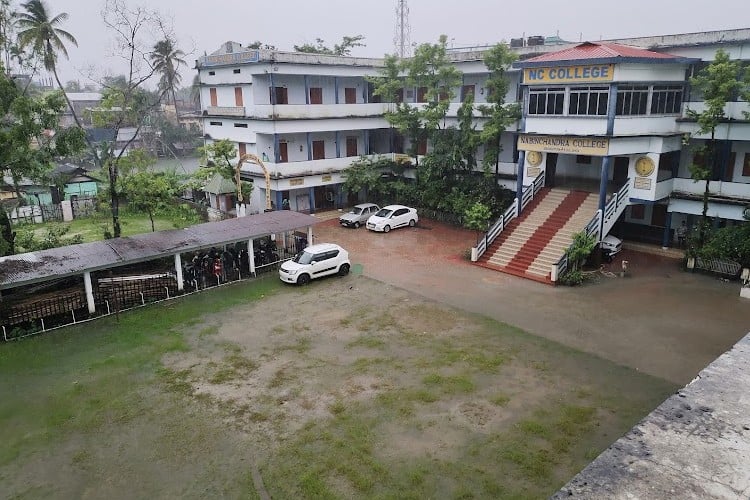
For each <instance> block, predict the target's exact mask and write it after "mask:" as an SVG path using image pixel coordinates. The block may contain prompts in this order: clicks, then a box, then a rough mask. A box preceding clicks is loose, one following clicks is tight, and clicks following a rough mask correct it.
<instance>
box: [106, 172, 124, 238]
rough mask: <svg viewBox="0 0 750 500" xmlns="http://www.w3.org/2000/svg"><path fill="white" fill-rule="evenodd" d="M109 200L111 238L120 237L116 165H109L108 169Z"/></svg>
mask: <svg viewBox="0 0 750 500" xmlns="http://www.w3.org/2000/svg"><path fill="white" fill-rule="evenodd" d="M108 170H109V199H110V208H111V210H112V236H113V237H115V238H119V237H120V232H121V228H120V198H119V197H118V196H117V175H118V173H117V165H115V164H113V163H110V165H109V167H108Z"/></svg>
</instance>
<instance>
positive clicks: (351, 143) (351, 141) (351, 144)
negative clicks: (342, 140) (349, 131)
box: [346, 135, 358, 157]
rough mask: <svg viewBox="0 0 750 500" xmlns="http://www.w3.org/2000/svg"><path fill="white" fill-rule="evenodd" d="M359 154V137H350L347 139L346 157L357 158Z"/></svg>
mask: <svg viewBox="0 0 750 500" xmlns="http://www.w3.org/2000/svg"><path fill="white" fill-rule="evenodd" d="M357 154H358V153H357V136H356V135H352V136H348V137H347V138H346V156H347V157H349V156H357Z"/></svg>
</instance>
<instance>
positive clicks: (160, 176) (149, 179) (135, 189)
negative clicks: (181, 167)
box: [123, 170, 179, 231]
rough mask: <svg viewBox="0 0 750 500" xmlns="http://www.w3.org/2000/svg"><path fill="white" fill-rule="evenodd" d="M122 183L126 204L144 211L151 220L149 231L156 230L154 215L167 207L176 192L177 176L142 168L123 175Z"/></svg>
mask: <svg viewBox="0 0 750 500" xmlns="http://www.w3.org/2000/svg"><path fill="white" fill-rule="evenodd" d="M123 185H124V194H125V197H126V198H127V200H128V204H129V205H130V206H131V207H132V208H135V209H136V210H140V211H143V212H146V213H147V214H148V218H149V220H150V221H151V231H156V227H155V226H154V215H155V214H157V213H158V212H159V211H160V210H165V209H167V208H168V207H169V204H170V201H171V200H172V198H174V196H175V195H176V194H177V193H178V191H179V187H178V179H177V176H175V175H173V174H170V173H166V172H149V171H147V170H142V171H138V172H135V173H133V174H130V175H128V176H127V177H125V179H124V182H123Z"/></svg>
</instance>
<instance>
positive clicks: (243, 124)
mask: <svg viewBox="0 0 750 500" xmlns="http://www.w3.org/2000/svg"><path fill="white" fill-rule="evenodd" d="M234 128H247V123H235V124H234Z"/></svg>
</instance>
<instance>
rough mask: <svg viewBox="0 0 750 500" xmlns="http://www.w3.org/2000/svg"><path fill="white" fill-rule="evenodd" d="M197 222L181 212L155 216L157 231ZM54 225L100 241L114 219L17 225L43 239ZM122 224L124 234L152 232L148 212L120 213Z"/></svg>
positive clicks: (97, 217) (85, 218) (84, 241)
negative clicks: (180, 213)
mask: <svg viewBox="0 0 750 500" xmlns="http://www.w3.org/2000/svg"><path fill="white" fill-rule="evenodd" d="M194 223H195V219H193V220H188V219H185V218H183V217H180V215H179V214H177V213H175V214H169V215H158V216H155V217H154V227H155V229H156V230H157V231H164V230H167V229H182V228H184V227H187V226H190V225H192V224H194ZM52 226H64V227H68V228H69V229H68V232H67V233H66V234H65V236H64V238H71V237H73V236H75V235H81V237H82V238H83V243H89V242H91V241H100V240H103V239H104V231H105V230H109V231H110V232H111V231H112V229H111V228H112V219H111V218H107V217H105V216H94V217H81V218H79V219H74V220H73V221H71V222H45V223H42V224H25V225H22V226H17V228H18V229H20V230H21V231H25V230H29V231H33V232H34V236H35V237H36V238H37V239H42V238H44V236H45V235H46V234H47V231H48V229H49V228H50V227H52ZM120 226H121V229H122V236H133V235H135V234H142V233H150V232H151V221H150V220H149V218H148V215H147V214H140V213H136V214H134V213H130V212H123V213H122V214H121V215H120Z"/></svg>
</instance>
